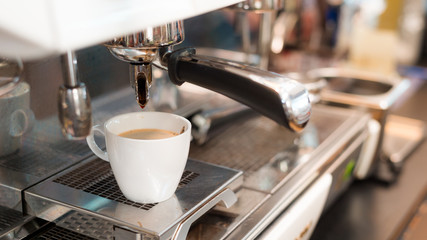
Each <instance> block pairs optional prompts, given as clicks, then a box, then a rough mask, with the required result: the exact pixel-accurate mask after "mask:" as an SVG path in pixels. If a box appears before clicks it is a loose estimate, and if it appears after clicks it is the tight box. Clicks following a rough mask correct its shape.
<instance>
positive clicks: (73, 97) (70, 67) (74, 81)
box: [58, 51, 92, 140]
mask: <svg viewBox="0 0 427 240" xmlns="http://www.w3.org/2000/svg"><path fill="white" fill-rule="evenodd" d="M61 62H62V68H63V78H64V85H62V86H61V87H60V88H59V91H58V117H59V121H60V123H61V130H62V133H63V135H64V136H65V137H66V138H67V139H69V140H81V139H84V138H86V136H88V135H89V133H90V130H91V127H92V108H91V104H90V96H89V91H88V89H87V88H86V85H85V84H84V83H82V82H80V81H79V80H78V74H77V73H78V72H77V59H76V57H75V54H74V52H73V51H68V52H67V53H66V54H64V55H62V56H61Z"/></svg>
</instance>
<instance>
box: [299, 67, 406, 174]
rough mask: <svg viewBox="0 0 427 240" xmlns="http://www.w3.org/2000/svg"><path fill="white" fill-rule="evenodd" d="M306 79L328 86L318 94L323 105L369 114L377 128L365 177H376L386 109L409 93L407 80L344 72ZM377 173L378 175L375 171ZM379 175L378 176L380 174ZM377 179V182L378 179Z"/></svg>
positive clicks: (321, 71) (314, 73)
mask: <svg viewBox="0 0 427 240" xmlns="http://www.w3.org/2000/svg"><path fill="white" fill-rule="evenodd" d="M307 76H308V77H309V79H313V80H316V79H317V80H319V79H325V80H326V81H327V82H328V86H327V87H325V88H324V89H323V90H322V91H321V93H320V98H321V101H322V102H323V103H326V104H331V105H338V106H341V107H350V108H356V109H361V110H364V111H366V112H369V113H370V114H371V115H372V118H373V119H375V120H376V121H378V123H379V124H380V126H381V129H380V135H379V140H378V144H377V148H376V151H375V154H374V155H373V157H374V159H375V160H374V161H373V164H372V166H371V167H370V170H369V174H368V175H366V177H367V176H369V175H372V174H377V173H376V172H378V171H377V170H378V169H377V168H379V167H378V163H379V159H380V158H381V154H382V152H381V151H382V145H383V141H384V128H385V125H386V122H387V116H388V112H389V109H390V108H391V107H392V106H393V104H394V103H395V102H396V101H397V100H398V99H399V98H400V97H401V96H403V94H404V93H405V92H406V91H407V90H408V89H409V87H410V85H411V82H410V80H409V79H406V78H401V77H399V76H387V75H383V74H380V73H375V72H369V71H361V70H355V69H344V68H320V69H314V70H311V71H309V72H308V73H307ZM379 172H381V171H379ZM380 175H381V174H380ZM380 175H378V177H379V178H381V176H380Z"/></svg>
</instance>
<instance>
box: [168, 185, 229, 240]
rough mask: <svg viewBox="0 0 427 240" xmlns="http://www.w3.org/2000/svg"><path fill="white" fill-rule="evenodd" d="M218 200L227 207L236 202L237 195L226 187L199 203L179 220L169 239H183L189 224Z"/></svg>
mask: <svg viewBox="0 0 427 240" xmlns="http://www.w3.org/2000/svg"><path fill="white" fill-rule="evenodd" d="M220 201H222V202H223V203H224V205H225V207H227V208H229V207H231V206H233V204H234V203H236V202H237V196H236V194H235V193H234V192H233V191H231V190H230V189H228V188H226V189H224V190H223V191H221V192H220V193H218V194H217V195H216V196H215V197H213V198H212V199H211V200H210V201H208V202H207V203H205V204H203V205H201V206H200V207H199V208H198V209H197V210H196V211H194V212H193V213H192V214H190V215H189V216H187V217H186V218H185V219H184V220H183V221H181V222H180V223H179V224H178V227H177V228H176V230H175V232H174V234H173V236H172V238H171V239H172V240H185V239H186V237H187V234H188V231H189V230H190V226H191V224H193V222H194V221H196V220H197V219H199V218H200V217H201V216H202V215H203V214H205V213H206V212H207V211H208V210H210V209H211V208H213V207H215V205H217V204H218V203H219V202H220Z"/></svg>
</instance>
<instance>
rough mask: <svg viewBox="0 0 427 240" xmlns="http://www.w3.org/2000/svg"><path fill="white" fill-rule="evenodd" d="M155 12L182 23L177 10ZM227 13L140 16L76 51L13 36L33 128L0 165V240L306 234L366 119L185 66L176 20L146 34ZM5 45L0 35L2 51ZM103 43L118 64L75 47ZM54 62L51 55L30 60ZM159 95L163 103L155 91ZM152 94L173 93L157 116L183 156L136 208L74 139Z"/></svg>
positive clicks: (198, 58) (207, 68) (346, 175)
mask: <svg viewBox="0 0 427 240" xmlns="http://www.w3.org/2000/svg"><path fill="white" fill-rule="evenodd" d="M166 2H167V3H168V4H170V5H171V6H176V7H177V9H180V10H182V12H186V11H187V10H188V9H185V8H183V6H187V5H186V4H189V5H191V3H186V4H184V3H181V5H179V6H178V5H176V4H175V3H174V2H173V1H166ZM190 2H191V1H190ZM236 2H238V1H217V2H216V3H214V4H213V5H212V6H208V5H210V4H206V6H205V2H203V3H201V2H199V4H194V5H191V6H192V7H193V8H191V9H193V10H194V9H196V10H197V11H195V12H191V11H190V12H191V13H188V11H187V13H186V14H184V13H182V14H178V13H177V14H175V15H173V16H163V18H164V19H161V21H160V20H159V19H158V18H159V17H157V18H156V17H155V16H153V19H154V20H153V19H152V21H151V23H150V24H152V26H151V25H147V24H148V23H147V24H145V23H144V24H145V25H144V24H141V25H138V24H135V25H133V27H129V26H124V27H123V29H121V31H119V30H116V29H114V30H111V32H110V34H105V32H102V31H101V30H105V29H101V30H100V33H101V32H102V34H99V35H97V34H94V35H97V36H96V37H95V36H94V37H93V38H90V40H88V36H87V35H85V36H84V37H82V38H81V39H82V41H77V40H75V41H73V39H71V40H69V42H67V41H65V40H64V41H62V42H60V43H58V45H57V46H55V47H52V45H49V44H45V45H43V46H41V45H40V44H39V42H37V40H38V39H37V38H34V40H33V41H32V42H31V44H29V42H28V41H26V40H28V39H25V37H23V38H22V39H20V41H17V42H16V44H17V45H19V44H21V45H22V46H21V47H16V49H18V48H20V49H21V50H22V51H21V53H22V52H24V51H26V50H28V49H29V50H28V51H27V52H25V53H26V54H23V55H25V56H26V57H27V59H28V60H26V61H25V64H24V69H25V70H24V72H23V73H22V75H21V78H22V79H23V80H24V81H26V82H28V83H29V85H30V93H31V97H30V101H29V103H28V104H29V108H30V109H31V111H32V112H33V114H34V117H33V118H29V119H30V120H31V124H28V125H31V127H30V128H29V130H28V132H27V133H25V134H24V135H23V136H22V141H21V142H22V144H21V146H20V149H19V150H18V151H16V152H14V153H12V154H8V155H5V156H2V157H0V239H32V238H39V239H55V237H56V238H58V236H60V237H59V238H63V239H70V238H72V237H74V238H77V239H254V238H257V239H280V238H282V239H283V238H292V239H308V238H309V237H310V234H311V233H312V231H313V229H314V227H315V225H316V222H317V220H318V218H319V216H320V214H321V213H322V211H323V209H324V208H325V206H326V207H327V206H328V205H330V204H332V203H333V201H334V200H335V199H336V197H337V196H339V194H340V193H341V192H342V191H344V190H345V189H346V188H347V186H348V185H349V184H350V183H351V181H352V179H353V169H354V168H355V166H356V165H357V163H358V161H359V160H360V159H359V157H360V155H361V151H362V147H363V144H364V142H365V140H366V138H367V137H368V133H367V124H368V122H369V120H370V115H369V114H367V113H365V112H361V111H356V110H352V109H342V108H336V107H331V106H322V105H314V106H312V105H311V104H310V102H309V93H308V91H307V90H306V89H305V87H304V85H303V84H301V83H299V82H296V81H294V80H292V79H289V78H286V77H284V76H281V75H278V74H275V73H271V72H268V71H266V70H260V69H259V68H256V67H250V66H248V65H244V64H241V63H237V62H234V61H227V60H224V59H218V58H213V57H207V56H202V55H198V54H196V53H197V51H195V50H194V49H193V48H184V49H179V50H174V49H173V47H172V45H174V44H177V43H179V42H181V41H182V38H183V35H182V34H183V32H182V30H183V26H182V25H181V22H180V21H175V22H173V23H170V24H166V25H165V24H163V25H161V24H160V23H163V22H164V21H169V22H170V21H172V20H176V19H173V18H185V17H192V16H194V15H196V14H202V13H204V12H207V11H212V10H215V9H218V8H220V7H225V6H229V5H231V4H234V3H236ZM50 3H51V4H52V5H51V8H47V9H50V10H52V9H54V10H56V11H58V12H61V10H62V11H64V10H67V7H72V6H74V5H73V4H71V3H66V4H64V5H61V4H59V5H55V4H53V3H52V2H50ZM126 3H127V4H129V5H126V4H124V5H122V6H121V7H120V8H118V11H119V12H121V13H128V14H130V15H132V13H135V12H137V13H138V11H142V10H141V9H143V8H144V6H141V5H138V4H136V3H135V2H133V1H127V2H126ZM280 3H281V1H246V2H244V3H239V4H237V5H235V6H234V7H233V8H238V9H246V10H254V11H261V12H264V11H267V10H269V9H274V8H277V7H280V6H281V5H280ZM79 4H82V3H79V2H76V3H75V5H77V6H79ZM111 4H112V5H110V6H109V7H105V8H101V9H100V10H99V12H98V13H99V16H98V15H97V16H98V17H99V19H102V20H104V21H107V20H108V19H109V18H108V14H107V15H105V16H104V17H105V18H102V14H103V13H108V11H109V10H111V9H112V8H113V7H118V6H116V5H114V4H115V3H111ZM132 4H136V5H132ZM145 4H147V3H145ZM13 5H14V4H12V5H11V6H10V7H11V9H14V8H13V7H14V6H13ZM15 7H16V6H15ZM38 7H40V6H38ZM80 7H81V5H80ZM150 7H152V8H149V9H151V10H155V9H156V6H154V4H153V5H150ZM134 8H135V9H136V10H135V9H134ZM45 10H46V9H45ZM121 10H123V11H121ZM132 10H134V12H132ZM126 11H129V12H126ZM144 11H145V10H144ZM65 12H67V11H65ZM172 12H174V11H172ZM59 15H60V14H59ZM59 15H58V16H59ZM95 15H96V14H95ZM151 15H153V14H151ZM58 16H57V17H58ZM132 16H133V15H132ZM138 16H139V15H138ZM88 18H90V17H88ZM82 19H85V17H84V16H83V17H82ZM86 20H87V19H86ZM132 20H133V19H132ZM126 21H128V22H129V21H130V20H129V19H127V20H126ZM35 22H37V21H35ZM148 22H149V21H148ZM39 23H40V22H39ZM63 23H64V22H58V24H59V25H60V24H63ZM95 23H96V21H95V22H94V24H95ZM118 23H120V22H118ZM118 23H117V22H116V24H118ZM65 25H66V26H71V28H73V26H74V25H73V24H71V25H69V24H65V23H64V26H65ZM88 25H90V24H88ZM158 25H160V26H161V27H153V26H158ZM74 27H75V26H74ZM89 27H90V26H89ZM189 27H191V26H189ZM40 29H41V28H39V30H40ZM74 30H75V31H78V27H75V28H74ZM85 30H86V29H85V28H83V29H81V30H80V32H84V31H85ZM92 30H93V29H92ZM172 32H174V34H171V33H172ZM86 33H88V32H86ZM62 34H64V33H63V32H62ZM103 34H104V35H103ZM123 34H126V35H123ZM106 35H108V36H106ZM16 36H19V34H15V35H14V34H10V35H8V34H6V37H5V38H3V41H4V42H6V43H7V42H8V41H9V40H10V41H14V40H16V39H14V38H15V37H16ZM61 36H62V35H61V33H58V35H57V36H56V37H57V39H61ZM117 36H122V37H117ZM106 37H109V39H110V40H109V41H107V42H105V44H103V45H105V46H106V47H107V48H108V50H109V51H110V52H111V53H113V55H114V56H115V57H117V58H119V59H121V60H125V61H126V62H129V63H130V64H129V63H125V62H123V61H118V60H117V59H115V58H114V57H113V56H112V55H111V54H109V53H108V51H107V48H105V47H104V46H91V47H89V46H87V44H89V43H93V45H94V44H95V43H97V41H100V40H103V41H104V40H105V41H106V40H107V39H106ZM114 37H116V38H114ZM156 37H158V38H156ZM18 38H19V37H18ZM111 38H113V40H111ZM261 42H262V41H261ZM25 46H26V47H28V49H26V48H24V47H25ZM29 46H32V48H31V47H29ZM34 46H37V47H38V48H34ZM70 49H72V50H70ZM76 49H80V50H78V51H77V50H76ZM30 50H31V51H30ZM74 50H76V51H74ZM12 52H13V51H9V50H7V49H6V50H5V49H3V54H6V55H9V57H10V58H11V57H12V55H13V53H12ZM55 52H58V53H61V54H62V55H61V57H55V56H53V57H46V56H43V54H46V53H48V54H52V53H55ZM40 58H41V59H40ZM35 59H37V60H35ZM128 65H130V68H131V71H129V66H128ZM77 69H78V70H79V71H77ZM166 69H167V72H166V71H165V70H166ZM166 73H167V74H168V75H169V78H170V80H171V81H172V82H173V83H174V84H176V85H181V84H183V83H184V82H189V83H194V84H196V85H200V86H202V87H204V88H208V89H211V90H214V91H217V92H220V93H222V94H223V95H225V96H227V97H224V96H221V95H218V94H217V93H214V92H212V91H207V90H202V89H199V88H196V87H194V86H193V85H191V84H188V83H186V84H183V85H182V86H180V87H178V88H176V87H170V88H166V87H165V86H157V83H156V82H157V81H159V83H160V82H161V81H163V80H162V79H164V78H165V75H166ZM123 79H125V80H123ZM128 79H131V86H132V88H130V87H128V85H129V84H128ZM152 79H153V81H152ZM167 81H168V80H167ZM83 83H84V84H83ZM150 86H151V88H152V89H151V90H149V89H150ZM58 88H59V94H57V89H58ZM159 89H161V90H160V92H162V93H163V95H158V93H156V91H159ZM149 91H151V93H149ZM89 92H90V94H91V97H89ZM135 93H136V97H137V103H135ZM164 93H167V94H166V95H167V96H169V97H170V96H173V100H172V101H169V102H168V103H169V105H170V106H169V111H172V112H174V113H176V114H179V115H182V116H185V117H187V118H189V119H190V120H191V121H192V123H193V124H194V133H193V136H194V141H193V143H192V146H191V150H190V159H189V160H188V163H187V166H186V169H185V172H184V174H183V176H182V179H181V182H180V185H179V187H178V189H177V191H176V193H175V195H174V196H173V197H172V198H170V199H168V200H166V201H164V202H161V203H154V204H139V203H136V202H132V201H129V200H127V199H126V198H125V197H124V196H123V195H122V193H121V192H120V189H119V188H118V186H117V183H116V182H115V179H114V175H113V173H112V171H111V168H110V166H109V165H108V163H106V162H104V161H101V160H99V159H97V158H96V157H95V156H94V155H93V154H92V152H91V151H90V150H89V148H88V147H87V145H86V142H85V141H84V140H83V139H84V137H85V136H86V135H87V133H88V131H89V130H90V126H91V124H93V123H94V124H98V123H102V122H104V121H105V120H107V119H108V118H110V117H111V116H114V115H117V114H120V113H125V112H131V111H142V110H141V107H140V106H144V107H145V108H146V109H147V110H158V109H159V108H158V106H157V105H156V101H157V100H158V97H159V96H164V95H165V94H164ZM58 96H59V97H58ZM160 98H161V97H160ZM148 99H151V102H150V101H149V102H148V103H147V100H148ZM233 99H234V100H233ZM235 100H237V102H241V103H243V104H244V105H248V106H249V107H250V108H247V107H245V106H243V105H242V104H241V103H237V102H236V101H235ZM57 107H58V108H57ZM1 110H2V111H4V110H5V108H4V107H3V106H2V107H1ZM253 110H255V111H253ZM58 115H59V118H58ZM309 118H310V121H308V120H309ZM30 120H28V121H30ZM100 141H101V140H100ZM100 145H102V143H100ZM141 186H142V187H143V183H141Z"/></svg>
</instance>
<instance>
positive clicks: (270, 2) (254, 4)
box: [230, 0, 285, 11]
mask: <svg viewBox="0 0 427 240" xmlns="http://www.w3.org/2000/svg"><path fill="white" fill-rule="evenodd" d="M284 6H285V1H284V0H245V1H242V2H241V3H237V4H235V5H233V6H231V7H230V8H232V9H238V10H244V11H273V10H280V9H283V8H284Z"/></svg>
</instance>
